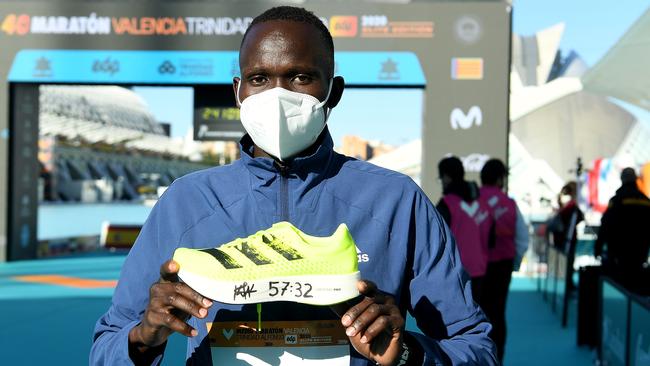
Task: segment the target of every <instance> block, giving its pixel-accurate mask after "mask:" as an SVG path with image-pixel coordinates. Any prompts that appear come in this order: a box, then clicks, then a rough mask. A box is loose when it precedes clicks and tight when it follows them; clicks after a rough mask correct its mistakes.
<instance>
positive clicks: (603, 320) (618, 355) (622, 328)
mask: <svg viewBox="0 0 650 366" xmlns="http://www.w3.org/2000/svg"><path fill="white" fill-rule="evenodd" d="M600 289H601V296H600V326H601V328H600V335H601V336H600V345H599V358H600V362H601V364H602V365H607V366H647V365H650V300H649V299H648V298H643V297H640V296H638V295H636V294H633V293H631V292H630V291H628V290H626V289H625V288H624V287H623V286H621V285H619V284H618V283H616V282H615V281H613V280H612V279H610V278H608V277H602V278H601V286H600Z"/></svg>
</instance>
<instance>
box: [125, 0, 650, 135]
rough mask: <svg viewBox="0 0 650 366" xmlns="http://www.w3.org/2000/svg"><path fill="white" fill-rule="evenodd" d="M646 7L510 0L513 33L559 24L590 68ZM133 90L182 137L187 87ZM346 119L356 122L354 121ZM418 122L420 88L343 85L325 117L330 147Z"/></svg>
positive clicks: (187, 122)
mask: <svg viewBox="0 0 650 366" xmlns="http://www.w3.org/2000/svg"><path fill="white" fill-rule="evenodd" d="M647 9H648V1H647V0H591V1H590V0H514V2H513V32H514V33H515V34H519V35H524V36H526V35H533V34H534V33H536V32H538V31H540V30H542V29H545V28H548V27H550V26H552V25H555V24H557V23H561V22H563V23H565V31H564V35H563V38H562V41H561V44H560V48H561V50H562V52H563V54H565V55H566V54H568V53H569V52H570V51H571V50H574V51H576V52H577V53H578V54H579V55H580V56H582V58H583V59H584V61H585V62H586V63H587V65H588V66H593V65H595V64H596V63H597V62H598V60H600V58H601V57H603V56H604V55H605V54H606V53H607V51H608V50H609V49H610V48H611V47H612V46H613V45H614V44H615V43H616V41H617V40H618V39H619V38H620V37H621V36H622V35H623V34H624V33H625V32H626V31H627V30H628V29H629V27H630V26H631V25H632V24H633V23H634V22H635V21H636V20H637V19H638V18H639V17H640V16H641V15H642V14H643V13H644V12H645V11H646V10H647ZM134 90H135V91H136V92H137V93H138V94H140V95H141V96H142V97H143V98H144V99H145V100H146V101H147V103H148V104H149V105H150V107H151V110H152V112H153V113H154V115H155V117H156V119H158V120H159V121H163V122H171V123H172V136H174V137H182V136H185V135H186V133H187V131H188V129H189V128H190V127H191V125H192V115H193V111H192V109H193V106H192V103H193V102H192V101H193V93H192V90H191V88H160V87H140V88H134ZM396 105H410V106H411V107H410V108H402V109H401V110H400V111H399V112H398V111H397V108H393V107H392V106H396ZM357 106H371V108H357ZM632 112H633V113H634V111H632ZM637 112H638V113H635V114H636V115H639V114H645V115H646V116H647V115H648V113H647V112H645V111H637ZM349 121H356V122H355V125H351V124H350V123H349ZM396 121H399V122H400V128H399V129H395V123H396ZM421 123H422V92H421V91H419V90H405V89H392V90H389V89H384V90H381V89H348V90H346V92H345V94H344V96H343V99H342V100H341V103H340V104H339V106H338V107H337V108H336V109H335V110H334V112H333V114H332V117H331V120H330V121H329V125H330V130H331V132H332V135H333V138H334V142H335V144H336V145H339V144H340V141H341V140H340V138H341V137H342V135H344V134H357V135H361V136H363V137H364V138H367V139H379V140H382V141H383V142H385V143H388V144H393V145H399V144H402V143H405V142H408V141H410V140H413V139H416V138H420V131H421V127H420V126H421Z"/></svg>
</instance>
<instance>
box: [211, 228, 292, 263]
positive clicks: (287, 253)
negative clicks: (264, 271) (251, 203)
mask: <svg viewBox="0 0 650 366" xmlns="http://www.w3.org/2000/svg"><path fill="white" fill-rule="evenodd" d="M262 242H263V243H264V244H266V245H267V246H268V247H269V248H271V249H273V250H274V251H275V252H276V253H278V254H280V255H281V256H283V257H284V258H286V259H287V260H289V261H293V260H297V259H302V258H303V257H302V256H301V255H300V253H298V251H297V250H295V249H294V248H291V247H288V246H286V245H284V244H283V243H282V242H281V241H280V240H277V238H276V237H275V236H273V235H271V234H264V235H262ZM234 247H235V249H237V250H238V251H239V252H240V253H242V254H243V255H245V256H246V258H248V259H249V260H250V261H251V262H253V263H255V264H256V265H258V266H259V265H264V264H272V263H273V261H271V259H269V258H268V257H266V256H265V255H264V254H262V253H260V251H259V250H257V249H256V248H255V247H253V246H251V245H249V244H248V242H247V241H245V240H244V241H242V242H241V243H240V244H239V245H235V246H234ZM200 251H202V252H205V253H208V254H210V255H212V256H213V257H214V258H215V259H216V260H217V261H219V263H221V265H222V266H224V268H226V269H236V268H242V265H241V264H239V263H237V261H236V260H235V259H234V258H233V257H231V256H230V255H228V253H226V252H224V251H223V250H221V249H219V248H209V249H201V250H200Z"/></svg>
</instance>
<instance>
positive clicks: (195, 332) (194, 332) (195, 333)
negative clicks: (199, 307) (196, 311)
mask: <svg viewBox="0 0 650 366" xmlns="http://www.w3.org/2000/svg"><path fill="white" fill-rule="evenodd" d="M190 334H191V335H192V337H196V336H197V335H199V332H198V331H197V330H196V329H192V331H191V332H190Z"/></svg>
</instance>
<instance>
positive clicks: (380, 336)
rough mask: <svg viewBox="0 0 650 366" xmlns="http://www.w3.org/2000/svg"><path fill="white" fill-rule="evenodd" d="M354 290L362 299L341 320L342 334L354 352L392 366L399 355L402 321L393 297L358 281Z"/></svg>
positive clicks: (369, 284) (373, 285)
mask: <svg viewBox="0 0 650 366" xmlns="http://www.w3.org/2000/svg"><path fill="white" fill-rule="evenodd" d="M357 288H358V289H359V292H361V295H364V296H365V298H364V299H363V300H362V301H361V302H360V303H358V304H357V305H355V306H352V307H351V308H350V309H348V310H347V311H346V312H345V314H343V316H342V317H341V323H342V324H343V326H345V327H346V329H345V334H347V335H348V337H349V338H350V342H351V343H352V346H353V347H354V349H356V350H357V352H359V353H361V354H362V355H363V356H364V357H366V358H368V359H369V360H372V361H374V362H377V363H379V364H380V365H394V364H396V363H397V362H398V361H399V358H400V356H401V353H402V342H403V340H402V336H403V332H404V323H405V321H404V317H402V314H401V313H400V311H399V309H398V308H397V306H396V305H395V299H393V297H392V296H389V295H386V294H383V293H381V292H380V291H378V290H377V286H376V285H375V284H374V283H372V282H370V281H365V280H361V281H359V282H358V283H357Z"/></svg>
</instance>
